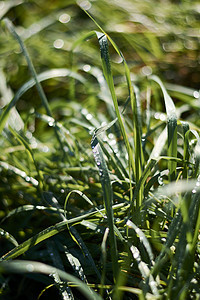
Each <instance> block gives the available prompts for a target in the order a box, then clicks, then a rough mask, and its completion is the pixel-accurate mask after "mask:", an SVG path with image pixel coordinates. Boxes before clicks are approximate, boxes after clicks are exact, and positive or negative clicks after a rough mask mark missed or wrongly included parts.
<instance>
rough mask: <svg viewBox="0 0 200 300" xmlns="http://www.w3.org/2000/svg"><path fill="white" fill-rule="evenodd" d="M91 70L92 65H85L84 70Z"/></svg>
mask: <svg viewBox="0 0 200 300" xmlns="http://www.w3.org/2000/svg"><path fill="white" fill-rule="evenodd" d="M90 70H91V66H90V65H84V66H83V71H85V72H89V71H90Z"/></svg>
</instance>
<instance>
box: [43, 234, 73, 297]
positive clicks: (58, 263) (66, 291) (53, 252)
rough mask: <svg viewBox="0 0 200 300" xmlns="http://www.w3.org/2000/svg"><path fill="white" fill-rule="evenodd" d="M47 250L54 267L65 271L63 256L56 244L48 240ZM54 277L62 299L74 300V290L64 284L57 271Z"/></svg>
mask: <svg viewBox="0 0 200 300" xmlns="http://www.w3.org/2000/svg"><path fill="white" fill-rule="evenodd" d="M47 249H48V252H49V255H50V257H51V260H52V262H53V265H54V267H56V268H57V269H59V270H62V271H65V268H64V265H63V263H62V259H61V256H60V254H59V251H58V249H57V247H56V244H55V242H53V241H50V240H48V241H47ZM52 277H53V279H54V282H55V284H56V286H57V287H58V289H59V293H60V295H61V297H62V299H63V300H73V299H74V296H73V294H72V290H71V289H70V287H69V286H68V285H64V284H63V282H62V280H61V279H60V276H59V274H58V272H57V271H55V272H54V273H53V274H52Z"/></svg>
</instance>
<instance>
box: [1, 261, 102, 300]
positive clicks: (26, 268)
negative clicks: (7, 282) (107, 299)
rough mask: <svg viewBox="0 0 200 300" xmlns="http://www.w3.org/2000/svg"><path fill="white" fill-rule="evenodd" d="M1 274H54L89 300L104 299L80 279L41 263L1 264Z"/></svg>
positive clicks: (11, 262) (16, 262)
mask: <svg viewBox="0 0 200 300" xmlns="http://www.w3.org/2000/svg"><path fill="white" fill-rule="evenodd" d="M0 272H1V273H4V272H10V273H18V274H23V273H29V274H30V273H41V274H46V275H48V276H52V275H53V274H58V275H59V277H60V278H61V279H62V280H64V281H67V282H70V283H71V284H73V285H75V286H76V287H77V289H79V290H80V292H81V293H83V294H84V295H85V297H86V298H87V299H90V300H101V299H102V298H101V297H100V296H99V295H98V294H96V293H95V292H94V291H93V290H91V289H90V288H89V287H88V286H87V285H86V284H85V283H84V282H82V281H81V280H80V279H78V278H76V277H75V276H73V275H70V274H68V273H66V272H64V271H62V270H59V269H57V268H54V267H52V266H49V265H46V264H43V263H40V262H35V261H23V260H15V261H9V262H1V263H0Z"/></svg>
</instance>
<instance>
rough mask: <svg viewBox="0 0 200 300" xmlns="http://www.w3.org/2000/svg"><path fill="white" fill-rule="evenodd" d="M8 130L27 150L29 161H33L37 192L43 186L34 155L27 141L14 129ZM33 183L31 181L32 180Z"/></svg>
mask: <svg viewBox="0 0 200 300" xmlns="http://www.w3.org/2000/svg"><path fill="white" fill-rule="evenodd" d="M9 130H10V131H11V133H12V134H13V135H14V136H15V137H16V139H17V140H18V141H19V142H20V143H21V144H22V145H23V146H24V147H25V149H26V150H27V153H28V155H29V157H30V158H31V160H32V161H33V163H34V165H35V169H36V171H37V174H38V183H39V184H38V188H39V190H40V189H41V188H42V184H43V178H42V173H41V172H40V170H39V168H38V164H37V162H36V160H35V157H34V153H33V150H32V149H31V147H30V146H29V144H28V143H27V141H26V140H25V139H24V138H23V137H22V136H21V135H20V134H19V133H17V132H16V131H15V130H14V129H12V128H11V127H9ZM32 181H33V180H32Z"/></svg>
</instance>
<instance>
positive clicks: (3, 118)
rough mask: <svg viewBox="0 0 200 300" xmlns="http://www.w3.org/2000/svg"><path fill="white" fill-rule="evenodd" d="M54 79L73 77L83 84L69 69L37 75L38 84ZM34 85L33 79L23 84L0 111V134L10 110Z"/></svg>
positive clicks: (79, 77) (81, 79) (78, 76)
mask: <svg viewBox="0 0 200 300" xmlns="http://www.w3.org/2000/svg"><path fill="white" fill-rule="evenodd" d="M56 77H73V78H74V79H76V80H78V81H80V82H82V83H83V84H84V83H85V80H84V78H83V77H82V76H81V75H79V74H76V73H75V72H72V71H71V70H69V69H52V70H49V71H45V72H43V73H41V74H38V75H37V80H38V82H39V83H40V82H42V81H45V80H48V79H51V78H56ZM35 85H36V81H35V79H30V80H29V81H27V82H26V83H24V84H23V85H22V86H21V87H20V89H19V90H18V91H17V92H16V93H15V95H14V97H13V99H12V100H11V101H10V103H9V104H8V105H7V106H6V107H5V109H4V110H3V111H2V113H1V115H0V132H1V131H2V130H3V128H4V126H5V123H6V121H7V119H8V117H9V113H10V110H11V109H12V108H13V107H14V106H15V105H16V104H17V102H18V100H19V99H20V98H21V97H22V96H23V94H25V93H26V92H27V91H28V90H29V89H31V88H32V87H33V86H35Z"/></svg>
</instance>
